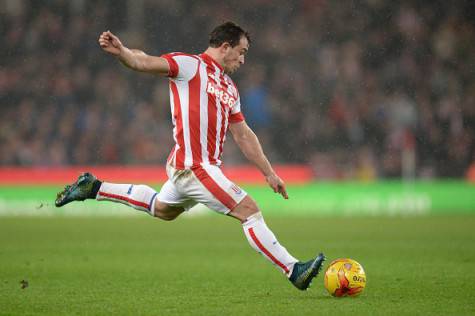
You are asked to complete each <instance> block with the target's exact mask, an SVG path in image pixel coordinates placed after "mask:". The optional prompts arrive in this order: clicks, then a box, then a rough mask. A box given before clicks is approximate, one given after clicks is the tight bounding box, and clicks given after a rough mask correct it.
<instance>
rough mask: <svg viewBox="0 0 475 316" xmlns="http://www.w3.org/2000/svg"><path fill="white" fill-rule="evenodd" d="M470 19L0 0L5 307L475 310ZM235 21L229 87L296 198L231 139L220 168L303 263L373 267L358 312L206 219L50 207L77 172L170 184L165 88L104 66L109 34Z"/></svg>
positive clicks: (175, 44) (447, 12) (424, 9)
mask: <svg viewBox="0 0 475 316" xmlns="http://www.w3.org/2000/svg"><path fill="white" fill-rule="evenodd" d="M474 17H475V5H474V2H473V1H462V0H461V1H441V0H435V1H383V0H360V1H343V0H341V1H325V0H302V1H270V0H240V1H215V0H209V1H185V0H160V1H152V0H108V1H106V0H100V1H92V0H90V1H89V0H74V1H66V0H49V1H34V0H31V1H28V0H0V38H1V39H2V40H1V43H2V49H1V50H0V60H1V62H0V314H9V315H10V314H22V315H24V314H54V315H60V314H70V313H69V312H66V311H67V310H68V309H69V311H72V312H75V313H79V314H111V313H113V314H155V313H159V314H174V315H176V314H190V315H196V314H206V315H223V314H227V315H243V314H270V315H274V314H288V315H291V314H298V315H305V314H309V315H314V314H315V310H316V309H318V311H319V312H321V313H322V314H329V313H332V314H348V311H351V313H352V314H363V315H368V314H379V313H378V311H384V313H389V314H397V315H401V314H412V315H414V314H434V315H436V314H446V315H447V314H460V315H462V314H464V315H465V314H475V305H474V304H473V295H474V293H475V288H474V284H475V275H474V274H473V273H470V272H468V273H467V271H472V270H473V264H474V262H475V250H474V247H473V244H474V242H475V235H474V233H473V227H474V225H475V216H474V213H475V190H474V189H475V188H474V181H475V72H474V69H475V18H474ZM225 20H234V21H235V22H237V23H239V24H241V25H242V26H243V27H244V28H245V29H247V30H249V31H250V33H251V36H252V39H253V42H252V45H251V48H250V51H249V54H248V56H247V59H246V64H245V65H244V67H243V68H241V69H240V70H239V71H238V72H237V73H236V74H235V75H234V76H233V78H234V79H235V81H236V82H237V84H238V87H239V88H240V94H241V97H242V104H243V112H244V114H245V116H246V118H247V121H248V123H249V125H250V126H251V127H252V128H253V129H254V130H255V131H256V133H257V134H258V136H259V138H260V140H261V142H262V144H263V147H264V150H265V152H266V153H267V154H268V156H269V158H270V160H271V161H272V162H273V163H274V164H275V165H276V169H277V171H278V172H279V174H281V175H282V177H283V178H284V180H286V181H287V184H288V191H289V195H290V199H289V200H288V201H284V200H282V199H280V198H279V197H278V196H276V195H275V194H274V193H273V192H272V191H271V190H270V189H269V188H268V187H266V186H265V184H264V183H263V179H262V177H261V176H260V175H259V173H258V172H257V171H256V170H255V168H253V167H252V166H249V165H247V164H246V161H245V160H244V158H243V156H242V155H241V154H240V153H239V150H238V148H237V147H236V146H235V144H234V143H233V141H232V138H231V137H228V139H227V142H226V145H225V150H224V152H225V154H224V162H225V166H224V169H225V172H226V173H227V174H228V175H229V176H230V178H232V179H234V180H236V181H237V182H238V183H240V184H242V185H243V186H244V187H245V189H246V190H247V191H248V192H250V193H251V195H252V196H253V197H254V198H255V199H256V200H257V202H258V204H259V206H260V207H261V209H262V211H263V212H264V214H266V218H267V221H268V223H269V225H270V227H272V228H273V230H274V231H275V232H276V235H277V236H278V237H279V239H280V240H281V242H282V243H283V244H285V245H286V247H288V248H289V249H292V251H293V253H295V255H296V256H298V257H299V258H308V257H309V256H310V255H311V254H313V252H314V251H315V247H317V248H318V247H321V249H323V250H325V252H326V254H327V256H328V257H329V258H337V257H341V256H347V257H351V258H354V259H357V260H358V261H360V262H361V263H362V264H363V266H364V267H365V268H366V269H367V273H368V282H369V283H368V289H367V290H366V292H365V293H364V295H363V296H362V297H361V299H358V300H357V301H340V302H339V303H335V302H334V301H332V300H326V298H329V297H328V296H325V294H324V290H323V286H322V284H318V285H315V288H312V291H309V292H308V293H303V294H302V293H296V292H295V291H294V289H291V288H290V287H285V285H282V279H281V278H280V275H277V274H276V272H275V271H274V270H273V269H272V268H271V267H269V266H268V264H267V263H265V262H264V260H262V259H261V258H257V257H256V256H255V253H252V252H251V250H249V249H248V245H247V244H246V242H245V240H244V237H243V236H242V233H241V231H240V227H238V226H239V225H236V223H234V222H232V221H230V220H229V219H228V218H226V217H220V216H217V215H216V214H213V213H211V212H209V210H206V209H199V208H198V209H195V210H193V211H192V212H190V215H191V214H208V215H209V216H197V217H196V218H193V219H192V220H191V219H190V220H188V219H187V216H185V217H184V218H182V217H180V218H179V219H178V220H177V221H176V222H174V223H164V222H160V221H154V220H152V219H150V218H148V217H147V216H146V215H145V214H142V213H140V212H135V211H133V210H131V209H127V208H126V207H125V206H122V205H116V204H106V203H95V202H94V201H87V202H85V203H76V204H74V203H73V204H72V205H68V206H67V207H64V208H61V209H57V208H55V207H54V206H53V200H54V197H55V194H56V192H57V191H58V190H60V189H61V188H62V187H63V186H64V185H65V184H66V183H69V182H71V181H72V180H73V179H75V178H76V177H77V175H78V174H79V172H81V171H84V170H91V171H93V172H94V173H95V174H97V175H98V176H99V177H101V178H103V179H107V180H110V181H116V182H134V183H142V182H145V183H148V184H150V185H152V186H154V187H156V188H157V189H158V188H159V187H160V184H161V183H162V182H163V181H164V180H165V174H164V170H163V165H164V163H165V160H166V157H167V156H168V153H169V151H170V149H171V147H172V144H173V143H172V132H171V122H170V113H169V104H168V88H167V82H166V80H165V79H163V78H156V77H153V76H150V75H145V74H139V73H134V72H132V71H130V70H128V69H125V68H124V67H122V66H121V65H120V64H119V63H118V62H117V61H116V60H114V59H113V58H111V57H110V56H107V55H105V54H104V53H103V52H102V51H101V50H100V48H99V46H98V44H97V38H98V35H99V34H100V32H102V31H104V30H111V31H112V32H114V33H116V34H117V35H119V36H120V38H121V39H122V41H123V42H124V43H125V44H126V45H127V46H129V47H135V48H141V49H143V50H144V51H146V52H148V53H150V54H155V55H159V54H162V53H165V52H170V51H185V52H190V53H199V52H201V51H203V50H204V49H205V48H206V43H207V35H208V33H209V31H210V30H211V29H212V28H213V26H215V25H216V24H217V23H220V22H223V21H225ZM30 215H34V216H30ZM63 215H67V216H63ZM69 215H75V216H69ZM76 215H77V216H76ZM93 215H101V216H93ZM103 215H106V216H103ZM109 215H110V216H109ZM132 215H134V216H132ZM120 216H125V218H122V217H120ZM213 236H219V241H217V240H216V238H213ZM205 254H206V256H205V257H206V260H204V255H205ZM163 262H165V263H166V264H161V263H163ZM170 267H177V268H178V269H179V270H180V273H174V271H173V270H170V269H171V268H170ZM243 270H244V271H245V272H244V273H243ZM171 272H173V273H171ZM210 275H212V276H216V277H215V278H214V277H212V278H210ZM243 275H246V276H247V277H246V278H243ZM461 280H463V281H461ZM20 281H21V283H20ZM320 281H321V280H319V281H318V282H320ZM25 284H26V286H25ZM28 284H29V285H28ZM20 285H21V288H20ZM184 288H185V289H186V290H183V289H184ZM151 292H155V293H158V294H159V295H153V293H151ZM144 293H146V295H144ZM216 293H226V294H225V295H224V296H223V295H220V294H216ZM229 293H232V298H229ZM276 297H277V299H276ZM308 298H312V300H308ZM242 302H247V304H244V303H242ZM470 302H472V303H470ZM198 311H199V312H198Z"/></svg>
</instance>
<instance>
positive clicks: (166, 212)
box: [153, 201, 184, 221]
mask: <svg viewBox="0 0 475 316" xmlns="http://www.w3.org/2000/svg"><path fill="white" fill-rule="evenodd" d="M183 211H184V210H183V209H182V208H177V207H171V206H168V205H167V204H164V203H162V202H159V201H157V203H155V212H154V214H153V215H154V216H155V217H157V218H160V219H162V220H164V221H172V220H174V219H175V218H177V217H178V216H179V215H180V214H181V213H182V212H183Z"/></svg>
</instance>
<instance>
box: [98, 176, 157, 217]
mask: <svg viewBox="0 0 475 316" xmlns="http://www.w3.org/2000/svg"><path fill="white" fill-rule="evenodd" d="M156 196H157V191H155V190H154V189H152V188H151V187H149V186H147V185H143V184H138V185H135V184H117V183H107V182H102V185H101V187H100V188H99V192H97V196H96V200H98V201H112V202H119V203H122V204H125V205H127V206H130V207H133V208H135V209H136V210H139V211H144V212H147V213H148V214H150V215H152V216H153V215H154V208H155V197H156Z"/></svg>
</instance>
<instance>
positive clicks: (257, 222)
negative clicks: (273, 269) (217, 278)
mask: <svg viewBox="0 0 475 316" xmlns="http://www.w3.org/2000/svg"><path fill="white" fill-rule="evenodd" d="M242 227H243V229H244V234H245V235H246V237H247V240H248V241H249V244H250V245H251V247H252V248H254V249H255V250H256V251H257V252H259V253H260V254H262V255H263V256H264V257H265V258H267V259H268V260H269V261H270V262H272V263H273V264H274V265H276V266H277V267H278V268H279V269H281V270H282V272H283V273H285V274H286V275H287V277H289V276H290V274H291V273H292V269H293V267H294V264H295V263H296V262H298V260H297V259H295V258H294V257H292V256H291V255H290V254H289V252H288V251H287V249H285V248H284V247H282V245H281V244H279V242H278V241H277V238H275V235H274V234H273V233H272V231H271V230H270V229H269V227H267V225H266V222H265V221H264V218H263V217H262V214H261V213H256V214H254V215H252V216H250V217H249V218H248V219H247V220H246V222H244V223H243V224H242Z"/></svg>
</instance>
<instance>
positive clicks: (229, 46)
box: [221, 42, 232, 53]
mask: <svg viewBox="0 0 475 316" xmlns="http://www.w3.org/2000/svg"><path fill="white" fill-rule="evenodd" d="M231 48H232V47H231V44H229V43H228V42H224V43H223V44H221V50H222V51H223V52H224V53H226V52H227V51H228V50H229V49H231Z"/></svg>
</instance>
